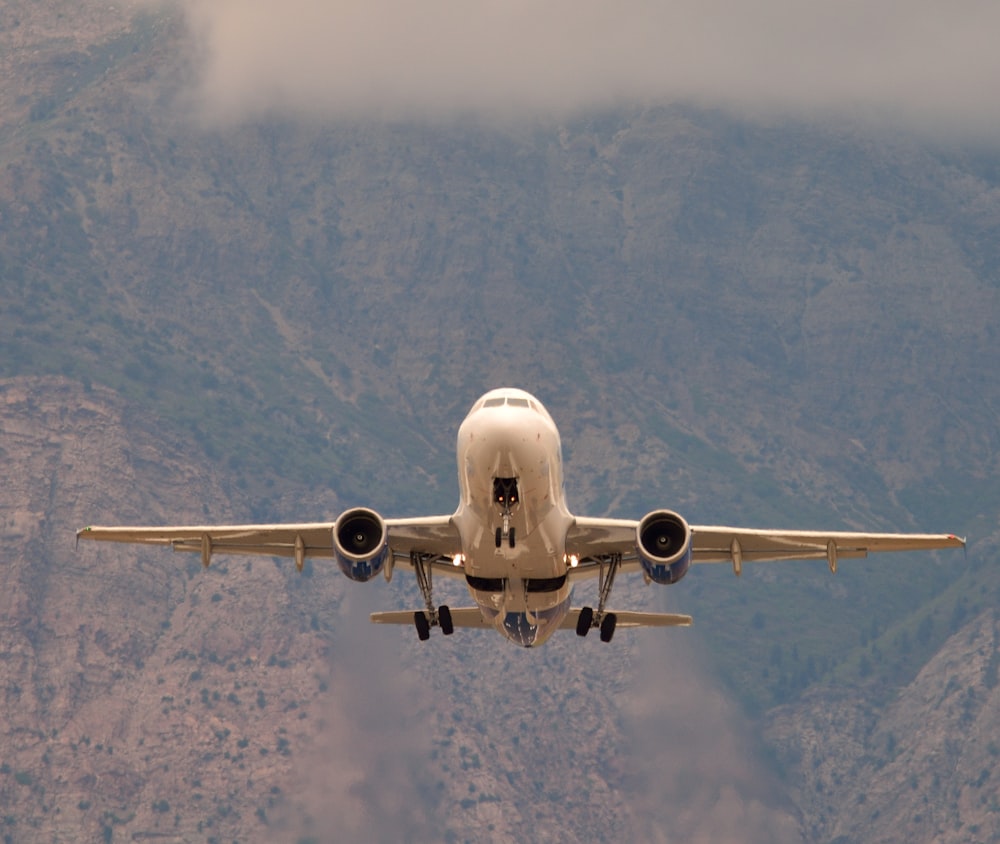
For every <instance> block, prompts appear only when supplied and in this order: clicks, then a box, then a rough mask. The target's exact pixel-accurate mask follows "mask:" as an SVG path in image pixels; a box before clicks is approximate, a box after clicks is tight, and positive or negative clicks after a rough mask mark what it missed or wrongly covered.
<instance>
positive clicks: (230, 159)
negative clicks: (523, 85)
mask: <svg viewBox="0 0 1000 844" xmlns="http://www.w3.org/2000/svg"><path fill="white" fill-rule="evenodd" d="M196 55H197V43H196V40H195V38H194V36H193V34H192V32H191V31H190V29H189V22H188V20H187V19H186V18H185V17H184V15H183V14H182V13H181V11H179V10H178V9H177V8H169V7H168V8H164V9H153V8H151V7H149V6H147V5H146V4H136V5H134V6H131V5H129V4H128V3H124V4H123V3H119V4H117V6H115V7H111V6H102V7H100V8H97V7H92V6H85V7H79V6H78V5H74V4H69V3H61V2H55V0H46V2H43V3H31V2H21V0H13V1H12V2H9V3H7V4H6V5H5V6H4V8H3V9H0V72H2V74H3V78H4V79H5V83H9V84H5V85H3V86H0V375H2V376H3V381H2V382H0V390H2V393H0V394H2V404H0V454H2V456H3V461H4V466H5V468H4V482H3V484H0V526H2V527H0V529H2V531H3V534H2V535H3V538H4V548H5V551H4V552H3V554H4V561H5V565H4V566H3V567H2V572H3V574H2V575H0V576H2V577H3V578H4V587H5V588H4V590H3V593H2V594H3V596H4V597H3V599H2V600H3V602H4V603H3V607H4V611H3V613H2V631H3V632H2V635H3V647H2V650H0V670H2V672H3V676H2V686H3V689H4V694H5V696H6V697H5V701H6V704H7V705H6V710H5V720H4V722H3V731H2V734H0V802H2V803H3V808H2V813H0V814H2V816H3V818H4V820H3V823H4V824H5V827H4V833H5V834H6V835H8V837H9V838H10V840H15V841H17V840H78V839H79V832H80V830H84V831H85V833H86V835H89V836H92V837H94V838H97V839H98V840H99V839H100V838H101V836H103V837H104V838H105V840H143V839H145V838H152V839H155V838H157V837H160V838H165V839H166V840H170V839H171V838H173V839H175V840H183V841H188V840H210V839H216V840H220V841H221V840H232V839H238V840H248V841H249V840H289V841H298V840H301V839H305V840H309V839H310V838H312V839H314V840H322V841H325V840H330V839H331V838H332V837H336V840H345V839H348V838H350V837H354V838H356V839H357V840H371V839H372V838H377V839H385V840H398V839H399V838H400V837H401V835H403V836H404V837H405V836H409V839H410V840H425V839H426V840H436V839H438V838H440V837H441V835H442V831H444V833H445V835H446V837H448V838H450V839H451V840H472V839H478V838H490V839H491V840H492V839H500V840H503V839H504V838H508V839H511V840H513V839H516V838H525V837H530V838H539V837H542V838H547V839H551V840H570V839H572V840H576V839H579V838H580V837H588V838H593V837H606V838H610V837H612V836H615V837H621V835H622V834H623V833H626V832H627V833H631V834H635V835H641V836H642V837H645V838H650V839H651V840H657V839H659V840H668V841H672V840H706V841H709V840H711V841H722V840H732V841H747V840H761V841H781V840H788V841H795V840H810V841H811V840H824V839H829V840H834V839H836V838H837V837H838V836H840V837H841V838H842V840H858V841H868V840H884V841H895V840H912V839H913V838H914V837H917V838H920V839H922V840H942V841H944V840H949V841H950V840H968V841H976V840H989V839H990V838H991V837H995V836H996V830H997V824H996V822H995V821H994V815H995V813H994V812H993V809H992V807H993V806H994V805H995V795H996V790H995V786H994V785H993V784H992V778H991V776H984V775H983V772H984V771H989V770H991V766H990V762H989V760H990V758H992V755H993V751H991V750H990V749H989V748H990V741H989V740H986V741H985V744H984V742H983V740H982V738H980V733H978V732H976V730H979V729H980V727H979V726H976V725H983V726H982V729H985V728H986V725H988V724H989V723H990V722H989V720H988V719H989V718H990V717H991V716H990V713H991V712H992V711H993V706H994V704H993V695H992V690H993V687H994V685H995V676H994V675H995V665H994V662H995V659H996V658H995V655H994V654H995V647H994V646H993V645H992V638H991V637H992V635H993V634H992V630H993V628H992V626H991V625H992V624H993V620H992V614H991V613H992V609H993V607H994V606H995V604H996V598H997V596H998V594H1000V593H998V588H1000V578H998V577H997V575H996V574H995V564H996V560H997V554H996V538H997V517H998V509H1000V505H998V501H1000V495H998V493H1000V486H998V481H997V478H998V477H1000V474H998V471H997V469H998V465H997V463H998V457H997V455H998V445H1000V443H998V437H1000V426H998V425H997V416H998V413H997V408H998V407H1000V390H998V386H1000V380H998V372H1000V368H998V367H997V366H996V365H995V364H996V328H995V324H996V315H997V313H998V303H997V295H998V279H1000V253H998V252H997V248H998V246H997V245H998V243H1000V238H998V237H997V232H998V231H1000V177H998V173H1000V167H998V166H997V158H996V156H995V155H991V154H989V153H988V152H983V151H981V150H980V151H975V152H970V151H968V150H962V149H957V148H947V149H945V148H941V147H939V146H931V145H928V144H926V143H923V142H921V141H920V140H919V139H914V138H912V137H908V136H895V135H893V136H888V135H878V136H874V135H871V134H866V133H865V132H864V131H863V130H862V129H860V128H858V127H851V126H836V127H834V126H829V125H825V126H820V125H807V124H798V123H791V122H784V123H781V124H780V125H775V124H772V123H764V122H758V123H754V122H752V121H748V120H737V119H735V118H732V117H730V116H727V115H725V114H721V113H716V112H705V111H699V110H697V109H695V108H693V107H680V106H671V107H662V108H649V109H643V110H622V111H619V112H602V113H594V114H587V115H579V116H577V117H574V118H572V119H566V120H563V121H561V122H558V121H555V120H552V121H548V122H546V121H533V122H520V123H514V122H512V123H504V124H501V125H495V124H486V123H483V122H477V121H475V120H459V119H456V120H454V121H451V122H448V121H427V122H424V123H416V122H409V123H385V122H377V121H371V120H369V121H364V120H357V121H340V122H335V123H322V122H318V121H317V122H309V123H305V122H303V123H294V122H291V121H288V120H284V121H279V120H272V121H258V122H254V123H248V124H245V125H240V126H228V127H224V126H215V127H206V126H204V125H203V124H201V123H199V122H198V121H197V120H196V119H195V118H194V117H193V116H192V115H191V114H190V112H189V109H188V108H187V105H186V104H187V94H188V93H189V91H190V85H191V80H192V77H193V76H194V75H195V74H196V67H197V65H196V64H195V63H194V58H193V57H195V56H196ZM498 383H513V384H516V385H519V386H524V387H527V388H528V389H531V390H533V391H535V392H537V393H538V394H539V395H540V397H541V398H542V399H543V400H544V401H545V402H546V404H547V406H548V407H549V409H550V410H551V411H552V412H553V414H554V416H555V417H556V420H557V422H558V423H559V425H560V428H561V430H562V433H563V438H564V445H565V448H566V457H567V473H568V487H569V492H570V503H571V506H573V507H574V508H575V509H577V510H579V511H581V512H583V511H586V512H592V513H607V514H612V515H622V516H638V515H641V514H642V513H643V512H645V511H646V510H648V509H650V508H652V507H654V506H663V505H667V506H671V507H674V508H676V509H678V510H680V511H681V512H683V513H684V514H685V515H686V516H687V517H688V518H690V519H691V520H692V521H694V522H714V521H732V522H738V523H745V524H764V523H769V524H775V525H777V526H782V527H784V526H788V527H797V526H802V527H805V526H815V525H830V526H837V527H857V528H863V527H875V528H884V529H919V530H948V531H956V532H968V533H969V534H970V536H971V537H972V539H973V542H972V546H971V549H970V553H969V555H968V559H967V560H965V561H963V560H962V559H961V557H960V556H957V555H951V556H940V557H934V556H927V557H923V556H922V557H918V558H902V559H897V560H892V561H891V562H886V561H870V562H856V563H853V564H850V565H848V564H845V565H843V566H842V567H841V571H840V572H839V573H838V575H837V577H836V578H831V577H830V576H829V575H828V574H827V573H826V570H825V566H823V565H817V566H811V565H803V566H792V567H780V568H778V567H764V568H761V569H755V570H753V571H748V572H746V573H745V574H744V576H743V578H741V579H740V580H739V581H737V580H736V579H735V578H733V577H732V574H731V573H730V572H728V571H724V570H721V569H718V570H716V569H713V570H709V571H697V572H694V573H692V574H691V576H690V577H689V578H688V579H687V580H685V582H684V583H683V584H680V585H679V586H678V587H677V588H675V589H671V590H667V591H669V601H670V602H671V603H670V606H671V608H672V609H680V610H684V611H691V612H693V613H694V615H695V616H696V623H697V626H696V628H695V629H694V630H692V631H687V632H682V633H680V634H678V635H671V636H669V637H666V638H664V637H663V636H662V635H658V636H650V637H648V638H644V637H635V638H630V637H619V638H621V641H618V640H617V639H616V642H615V647H614V648H613V649H607V648H605V649H602V648H600V646H599V645H600V643H591V642H589V641H588V642H586V643H580V642H577V641H576V640H575V637H570V638H562V639H557V640H556V641H554V642H553V643H552V644H551V645H550V646H547V647H546V648H544V649H542V650H541V651H539V652H537V653H521V652H518V651H516V650H514V649H512V648H508V647H504V646H503V645H504V643H502V642H499V641H497V640H495V639H493V638H489V637H485V634H482V635H480V634H472V635H470V636H468V637H462V638H461V640H460V639H459V637H455V638H454V639H453V640H448V641H442V640H438V639H435V640H433V642H432V643H431V645H432V647H429V648H428V647H425V648H419V647H417V643H416V642H415V641H412V639H413V637H412V636H410V635H408V633H409V631H383V630H373V629H370V628H369V625H368V624H367V621H366V614H367V612H368V611H369V610H370V609H374V608H376V607H379V608H385V607H387V606H393V605H395V606H408V605H409V604H410V603H412V601H413V589H412V585H411V584H406V583H405V582H400V581H402V580H404V578H401V577H398V578H396V580H394V582H393V583H392V584H391V585H390V586H389V587H385V586H384V585H383V584H379V585H373V586H372V587H371V588H369V589H367V590H366V589H361V588H354V587H353V585H352V584H349V583H345V582H343V579H342V578H340V577H339V576H336V575H334V574H333V573H331V572H329V571H326V570H324V569H322V568H321V567H319V566H310V567H309V568H308V569H307V572H306V574H305V575H303V576H301V577H300V576H297V575H295V574H294V571H292V572H289V571H288V570H287V569H288V567H287V566H282V565H279V564H276V563H273V562H270V561H260V560H252V561H249V562H248V561H246V560H239V559H230V560H220V561H219V563H218V565H213V568H212V569H211V570H210V571H209V572H207V573H204V572H202V571H201V568H200V565H199V564H198V562H197V561H192V560H189V559H187V558H179V557H175V556H173V555H170V554H166V553H159V554H157V553H154V552H136V551H135V549H115V548H111V549H107V548H101V549H94V548H91V547H86V548H81V549H75V548H74V547H73V533H74V531H75V530H76V528H78V527H80V526H81V525H83V524H86V523H88V522H119V523H127V522H141V523H158V522H160V523H165V522H179V521H189V520H191V521H202V520H209V521H223V520H225V521H228V520H261V519H311V518H329V517H331V516H332V515H333V514H335V513H337V512H338V511H339V510H340V509H341V508H342V507H343V506H346V505H348V504H355V503H365V504H368V505H370V506H375V507H376V508H378V509H380V510H382V511H384V512H386V513H391V514H393V515H396V514H399V515H408V514H414V513H426V512H448V511H449V510H451V509H452V508H453V507H454V499H455V494H456V490H455V483H454V480H453V479H454V473H455V469H454V464H453V456H452V455H453V445H454V439H453V438H454V433H455V429H456V426H457V424H458V421H459V420H460V419H461V416H462V414H463V413H464V411H465V410H466V408H467V406H468V405H469V404H470V403H471V401H472V400H473V399H474V398H475V397H476V396H477V395H478V394H479V393H480V392H482V391H483V390H484V389H486V388H488V387H490V386H494V385H496V384H498ZM956 556H957V558H956ZM407 586H410V587H411V588H409V589H408V588H407ZM617 594H618V595H619V600H620V601H621V602H622V604H625V603H628V604H629V605H634V606H661V605H662V602H663V601H664V592H663V591H657V590H649V589H645V588H643V587H641V586H640V587H634V588H629V587H626V588H623V589H622V590H621V592H620V593H617ZM461 600H463V599H462V598H461V595H460V593H459V594H456V595H455V596H454V601H453V602H455V601H461ZM397 634H398V635H397ZM963 643H964V644H963ZM969 643H975V647H974V649H973V650H971V651H968V654H967V658H966V659H965V660H964V661H959V662H956V659H957V657H956V656H955V654H956V653H957V651H956V649H958V650H959V651H961V649H962V648H963V647H964V648H972V647H973V645H970V644H969ZM942 648H943V650H942ZM949 654H952V656H948V655H949ZM974 666H979V668H978V669H977V668H974ZM977 671H978V672H979V673H977ZM953 678H954V682H955V683H956V684H958V685H956V686H955V687H951V686H950V683H951V682H952V680H953ZM928 689H930V690H936V691H928ZM970 689H971V690H972V691H971V692H970V691H969V690H970ZM776 706H777V708H775V707H776ZM963 719H965V720H963ZM917 724H919V725H920V728H919V729H917V727H916V725H917ZM973 727H975V729H973ZM982 735H985V733H982ZM758 736H763V738H759V737H758ZM976 783H978V784H976ZM904 797H905V798H906V799H905V800H904V799H903V798H904ZM859 807H860V808H859ZM904 817H905V818H906V819H907V820H906V822H905V823H904V822H902V820H901V819H902V818H904ZM334 829H336V830H337V834H336V836H334V835H333V833H332V832H331V830H334ZM876 836H879V837H876ZM893 836H896V837H893ZM963 836H964V837H963Z"/></svg>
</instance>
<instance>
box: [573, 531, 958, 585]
mask: <svg viewBox="0 0 1000 844" xmlns="http://www.w3.org/2000/svg"><path fill="white" fill-rule="evenodd" d="M638 525H639V522H638V521H635V520H632V519H600V518H577V519H576V520H575V523H574V525H573V526H572V527H571V528H570V529H569V532H568V534H567V537H566V551H567V553H568V554H572V555H575V556H576V557H578V558H579V560H580V564H579V567H578V568H577V569H576V570H574V571H571V572H570V574H571V576H573V577H586V576H593V574H594V573H595V572H596V570H597V568H598V567H599V565H600V564H601V563H602V562H604V561H605V560H606V558H607V557H608V556H609V555H611V554H621V555H622V568H623V569H624V570H626V571H628V570H636V569H639V568H640V565H639V562H638V557H637V555H636V528H637V527H638ZM964 547H965V540H964V539H962V538H961V537H958V536H955V535H954V534H943V533H942V534H914V533H859V532H850V531H825V532H824V531H807V530H754V529H751V528H738V527H725V526H719V525H691V561H692V562H693V563H730V564H731V565H732V566H733V569H734V570H735V571H736V573H737V574H739V573H740V571H741V569H742V566H743V563H744V562H766V561H779V560H819V559H825V560H826V561H827V564H828V565H829V566H830V568H831V570H833V571H836V569H837V562H838V560H840V559H845V558H858V557H867V556H868V553H869V552H877V551H926V550H932V549H936V548H964Z"/></svg>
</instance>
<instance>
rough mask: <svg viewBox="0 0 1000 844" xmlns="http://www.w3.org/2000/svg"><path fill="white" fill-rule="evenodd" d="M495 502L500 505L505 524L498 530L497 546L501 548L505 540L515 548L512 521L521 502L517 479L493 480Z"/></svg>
mask: <svg viewBox="0 0 1000 844" xmlns="http://www.w3.org/2000/svg"><path fill="white" fill-rule="evenodd" d="M493 500H494V501H495V502H496V503H497V504H499V505H500V516H501V517H502V518H503V524H502V525H501V526H500V527H498V528H497V532H496V545H497V548H499V547H500V546H501V545H503V543H504V540H506V541H507V542H509V543H510V547H511V548H513V547H514V544H515V542H516V536H515V528H514V527H512V526H511V523H510V519H511V516H512V515H513V510H514V506H515V505H516V504H517V502H518V501H519V500H520V497H519V496H518V492H517V478H494V479H493Z"/></svg>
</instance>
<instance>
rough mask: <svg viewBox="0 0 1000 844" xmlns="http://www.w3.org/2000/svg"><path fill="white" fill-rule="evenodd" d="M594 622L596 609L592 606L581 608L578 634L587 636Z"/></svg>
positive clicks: (578, 619) (577, 625)
mask: <svg viewBox="0 0 1000 844" xmlns="http://www.w3.org/2000/svg"><path fill="white" fill-rule="evenodd" d="M593 624H594V611H593V609H591V608H590V607H584V608H583V609H581V610H580V615H579V616H577V619H576V635H577V636H586V635H587V634H588V633H589V632H590V628H591V627H592V626H593Z"/></svg>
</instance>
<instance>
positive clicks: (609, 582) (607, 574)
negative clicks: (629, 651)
mask: <svg viewBox="0 0 1000 844" xmlns="http://www.w3.org/2000/svg"><path fill="white" fill-rule="evenodd" d="M621 565H622V555H621V554H610V555H609V556H608V558H607V560H606V561H602V562H601V564H600V566H601V569H600V588H599V590H598V598H597V611H596V612H595V611H594V610H593V608H591V607H584V608H583V609H581V610H580V615H579V616H578V617H577V619H576V635H577V636H586V635H587V634H588V633H589V632H590V628H591V627H598V628H600V631H601V641H602V642H610V641H611V637H612V636H614V635H615V627H616V625H617V624H618V616H616V615H615V614H614V613H613V612H606V611H605V609H604V607H605V605H606V604H607V602H608V598H609V597H611V587H612V586H614V584H615V575H616V574H618V570H619V569H620V568H621Z"/></svg>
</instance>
